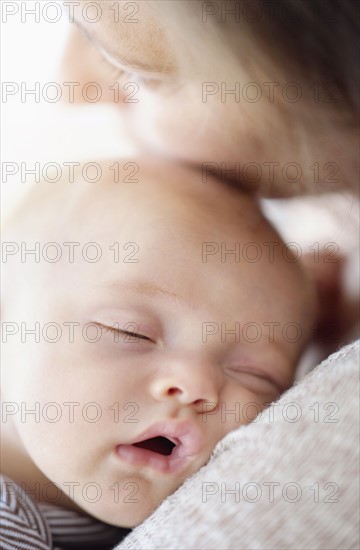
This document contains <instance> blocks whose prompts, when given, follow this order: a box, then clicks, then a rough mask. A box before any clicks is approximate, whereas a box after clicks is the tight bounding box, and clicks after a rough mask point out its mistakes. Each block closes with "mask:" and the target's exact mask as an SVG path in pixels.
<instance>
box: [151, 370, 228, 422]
mask: <svg viewBox="0 0 360 550" xmlns="http://www.w3.org/2000/svg"><path fill="white" fill-rule="evenodd" d="M220 389H221V372H220V368H219V367H217V366H216V365H215V364H211V363H208V362H200V361H198V362H195V361H187V362H185V361H174V362H173V364H167V366H166V369H164V371H161V373H159V374H158V375H155V377H154V379H153V381H152V382H151V384H150V393H151V395H152V397H153V398H154V399H156V400H157V401H167V400H170V401H171V400H172V401H176V402H177V403H178V404H181V405H189V406H192V407H193V408H195V409H196V411H197V412H199V413H206V412H211V411H213V410H214V409H215V408H216V406H217V405H218V403H219V393H220Z"/></svg>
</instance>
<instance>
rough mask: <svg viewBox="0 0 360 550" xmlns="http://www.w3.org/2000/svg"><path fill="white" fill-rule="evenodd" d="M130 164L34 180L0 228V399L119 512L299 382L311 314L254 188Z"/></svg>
mask: <svg viewBox="0 0 360 550" xmlns="http://www.w3.org/2000/svg"><path fill="white" fill-rule="evenodd" d="M137 164H138V165H139V169H138V172H137V173H136V174H135V173H133V175H132V177H130V172H135V169H136V170H137V168H136V164H135V163H130V164H129V163H126V162H123V163H119V164H118V165H117V167H118V168H119V167H120V173H119V174H118V176H119V178H118V180H119V183H114V174H115V173H116V171H115V168H114V166H115V165H114V163H107V164H106V165H105V163H104V164H103V165H102V172H103V177H102V180H101V182H99V183H96V184H95V183H94V184H90V183H88V182H79V181H75V182H74V183H68V182H61V184H60V183H59V184H57V185H56V186H55V187H54V186H53V185H50V184H49V183H42V184H39V185H38V186H37V187H36V188H34V190H33V192H32V194H31V195H30V196H28V197H27V199H26V200H25V201H24V202H23V204H22V205H21V206H20V207H19V209H18V211H17V213H16V214H15V215H14V217H13V219H12V221H10V223H9V225H8V228H7V231H5V236H4V245H3V251H4V260H5V261H6V263H5V264H4V268H5V275H4V281H5V285H6V286H5V290H6V296H5V298H4V306H3V307H4V311H3V321H4V323H3V330H4V335H3V341H5V340H6V341H7V343H6V345H4V367H3V399H4V401H5V402H7V403H8V402H10V403H16V404H21V403H25V404H26V408H27V409H31V408H33V409H34V407H36V406H35V403H39V406H38V407H39V411H40V414H39V416H38V418H37V417H36V415H31V414H30V415H28V416H27V417H26V421H24V417H21V415H20V414H15V407H13V409H11V410H12V411H13V414H8V415H7V417H6V421H7V422H11V423H13V428H14V433H15V434H16V436H15V440H16V442H17V443H16V444H17V445H18V446H19V449H20V448H21V449H22V450H25V453H26V455H27V456H28V457H29V461H33V462H34V463H35V464H36V465H37V466H38V468H39V469H40V470H41V471H42V472H43V473H44V474H45V476H46V477H47V478H48V479H49V480H51V482H54V483H55V484H57V486H58V487H59V488H60V489H61V490H62V491H63V492H65V493H66V494H69V491H70V488H71V490H72V493H70V494H71V497H72V499H73V500H74V501H75V502H76V503H77V504H78V505H79V506H80V507H82V508H83V509H84V510H85V511H87V512H88V513H90V514H91V515H93V516H95V517H97V518H99V519H101V520H103V521H106V522H108V523H112V524H114V525H119V526H120V525H121V526H124V527H127V526H130V527H131V526H134V525H137V524H138V523H140V522H141V521H142V520H143V519H144V518H145V517H147V516H148V515H149V514H150V513H151V512H152V511H153V510H154V509H155V508H156V507H157V505H158V504H159V503H160V502H161V501H162V500H163V499H164V498H165V497H166V496H168V495H169V494H171V493H172V492H173V491H174V490H175V489H176V488H177V487H179V485H180V484H181V483H182V482H183V481H184V479H185V478H187V477H188V476H189V475H191V474H192V473H194V472H195V471H196V470H198V469H199V468H200V467H201V466H203V465H204V464H205V463H206V462H207V460H208V459H209V457H210V455H211V452H212V450H213V448H214V446H215V445H216V443H217V442H218V441H219V440H220V439H221V438H222V437H223V436H224V435H225V434H227V433H228V432H229V431H231V430H234V429H235V428H237V427H239V426H240V425H242V424H247V423H249V422H250V421H251V420H252V419H253V418H254V417H255V416H256V415H257V414H258V413H259V412H260V411H261V410H262V409H263V408H264V406H265V405H266V404H267V403H270V402H272V401H274V400H275V399H276V398H277V397H278V396H279V394H280V393H281V392H283V391H284V390H285V389H286V388H288V387H289V386H290V385H291V383H292V381H293V377H294V371H295V367H296V365H297V363H298V360H299V357H300V355H301V352H302V350H303V349H304V346H305V344H306V342H307V340H308V338H309V335H310V333H311V330H312V327H313V319H314V299H313V296H314V294H313V291H312V287H311V285H310V284H309V281H308V280H307V278H306V276H305V274H304V272H303V271H302V269H301V267H300V266H299V264H298V262H297V261H294V260H295V259H294V258H293V256H292V255H291V253H290V251H288V250H287V249H286V248H285V245H284V244H283V242H282V241H281V239H280V238H279V235H278V234H277V233H276V231H275V230H274V229H273V228H272V227H271V226H270V224H269V223H268V222H267V221H266V220H265V218H264V217H263V215H262V214H261V212H260V210H259V208H258V206H257V204H256V201H255V200H254V199H253V198H251V197H249V196H246V195H243V194H240V192H239V191H238V190H236V189H233V188H230V187H227V186H225V185H224V184H222V183H221V182H218V181H216V180H212V179H208V180H207V182H206V183H205V182H203V181H202V178H201V174H200V173H197V172H195V171H192V170H190V169H188V168H185V167H178V166H174V165H172V164H170V163H163V162H162V163H161V165H160V164H159V163H157V162H156V161H148V160H143V161H142V160H141V161H137ZM110 166H112V168H111V169H110V168H109V167H110ZM126 178H127V179H126ZM124 180H125V181H124ZM136 180H138V181H136ZM22 243H23V244H22ZM25 243H26V247H27V249H28V250H29V249H35V250H37V252H36V254H38V257H36V254H35V255H34V254H32V255H31V254H28V255H26V256H25V252H26V250H25ZM35 243H39V244H38V245H35ZM49 243H51V244H49ZM36 247H37V248H36ZM35 260H38V261H35ZM7 275H8V278H7ZM36 323H37V324H36ZM30 329H32V330H34V329H35V334H34V333H32V334H30V333H28V332H27V331H29V330H30ZM234 409H235V410H236V411H237V414H233V413H230V414H229V413H226V411H228V412H229V411H233V410H234ZM9 410H10V409H9ZM145 441H146V442H145ZM141 442H143V443H141Z"/></svg>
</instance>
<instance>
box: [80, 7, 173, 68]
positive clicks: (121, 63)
mask: <svg viewBox="0 0 360 550" xmlns="http://www.w3.org/2000/svg"><path fill="white" fill-rule="evenodd" d="M74 23H75V24H76V26H77V27H78V28H79V30H80V31H81V32H82V34H83V35H84V36H86V38H87V39H88V40H89V41H90V42H91V43H92V44H94V46H95V47H96V48H97V49H98V50H100V51H101V53H102V54H103V55H104V56H105V57H106V58H107V59H108V61H109V62H110V63H112V64H113V65H118V67H119V69H121V68H126V69H128V70H133V71H144V72H147V73H151V74H154V73H155V74H156V73H158V74H166V73H169V72H170V71H169V69H167V68H166V67H161V68H160V67H154V65H151V64H147V63H143V62H138V61H133V60H127V59H124V58H123V57H122V58H120V57H119V56H118V55H117V54H115V53H113V52H110V51H109V49H108V48H106V47H105V46H104V44H102V43H101V42H100V40H99V39H98V38H97V37H96V36H95V35H94V34H92V33H91V32H89V31H88V29H86V28H85V27H84V25H83V24H82V23H81V22H80V21H79V20H78V19H76V18H74Z"/></svg>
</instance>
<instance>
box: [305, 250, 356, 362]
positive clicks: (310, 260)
mask: <svg viewBox="0 0 360 550" xmlns="http://www.w3.org/2000/svg"><path fill="white" fill-rule="evenodd" d="M345 261H346V260H345V257H344V256H342V255H340V254H336V255H335V254H332V255H331V257H329V253H328V252H326V253H325V252H324V253H319V254H318V255H316V254H305V255H304V256H303V257H302V262H303V265H304V266H305V269H306V270H307V272H308V273H309V275H310V277H311V278H312V280H313V281H314V283H315V287H316V290H317V294H318V303H319V309H318V312H319V313H318V319H317V326H316V329H315V334H314V340H315V343H316V344H320V345H325V346H326V347H328V346H330V348H331V347H334V349H336V348H337V346H338V345H339V344H340V342H341V340H342V337H343V335H344V333H345V331H346V330H348V328H349V326H348V319H347V314H346V306H345V293H344V288H343V270H344V266H345ZM330 352H331V350H330Z"/></svg>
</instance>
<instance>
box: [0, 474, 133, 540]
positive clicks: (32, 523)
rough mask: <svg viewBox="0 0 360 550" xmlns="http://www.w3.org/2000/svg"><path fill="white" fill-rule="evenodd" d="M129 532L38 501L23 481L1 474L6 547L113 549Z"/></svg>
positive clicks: (0, 530) (0, 514)
mask: <svg viewBox="0 0 360 550" xmlns="http://www.w3.org/2000/svg"><path fill="white" fill-rule="evenodd" d="M129 532H130V530H129V529H122V528H119V527H113V526H111V525H108V524H106V523H103V522H101V521H99V520H97V519H95V518H92V517H91V516H88V515H85V514H81V513H79V512H76V511H74V510H67V509H65V508H62V507H60V506H55V505H54V504H46V503H35V502H34V501H33V500H32V499H31V498H30V496H29V495H28V494H27V493H26V492H25V491H24V489H23V488H22V487H21V486H20V485H18V484H16V483H15V482H14V481H12V480H11V479H9V478H8V477H5V476H0V543H1V544H0V547H1V549H2V550H81V549H84V550H85V549H86V550H111V548H113V547H114V546H115V545H116V544H117V543H119V542H120V541H121V540H122V539H123V538H124V537H125V535H127V534H128V533H129Z"/></svg>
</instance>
